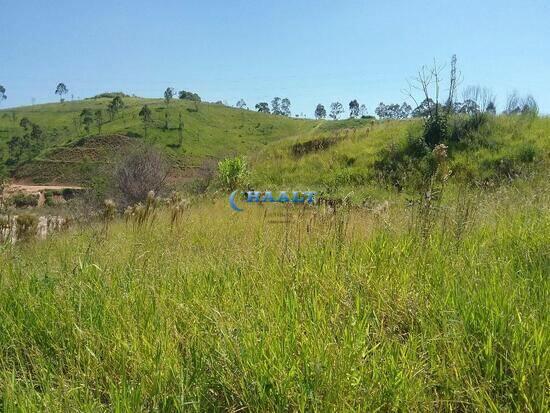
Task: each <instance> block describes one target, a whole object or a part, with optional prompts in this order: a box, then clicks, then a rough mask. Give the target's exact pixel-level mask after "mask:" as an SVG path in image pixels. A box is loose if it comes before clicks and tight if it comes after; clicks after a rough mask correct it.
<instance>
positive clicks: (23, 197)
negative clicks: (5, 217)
mask: <svg viewBox="0 0 550 413" xmlns="http://www.w3.org/2000/svg"><path fill="white" fill-rule="evenodd" d="M12 202H13V205H15V206H16V207H17V208H27V207H35V206H37V205H38V197H37V196H36V195H27V194H21V193H19V194H16V195H15V196H14V197H13V198H12Z"/></svg>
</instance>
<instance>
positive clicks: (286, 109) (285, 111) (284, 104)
mask: <svg viewBox="0 0 550 413" xmlns="http://www.w3.org/2000/svg"><path fill="white" fill-rule="evenodd" d="M281 115H283V116H290V99H289V98H284V99H283V100H282V101H281Z"/></svg>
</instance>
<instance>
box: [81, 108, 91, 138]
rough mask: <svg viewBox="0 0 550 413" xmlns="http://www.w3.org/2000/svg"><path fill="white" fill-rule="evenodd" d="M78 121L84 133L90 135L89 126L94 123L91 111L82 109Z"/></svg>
mask: <svg viewBox="0 0 550 413" xmlns="http://www.w3.org/2000/svg"><path fill="white" fill-rule="evenodd" d="M80 121H81V122H82V124H83V125H84V130H85V131H86V133H90V125H91V124H92V123H94V114H93V112H92V110H91V109H88V108H84V109H82V112H80Z"/></svg>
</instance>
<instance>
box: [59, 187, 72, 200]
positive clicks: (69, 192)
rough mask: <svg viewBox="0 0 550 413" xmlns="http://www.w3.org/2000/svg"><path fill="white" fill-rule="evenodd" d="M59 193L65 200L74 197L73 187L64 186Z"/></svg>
mask: <svg viewBox="0 0 550 413" xmlns="http://www.w3.org/2000/svg"><path fill="white" fill-rule="evenodd" d="M61 195H62V196H63V199H65V200H67V201H68V200H69V199H72V198H74V195H75V193H74V189H72V188H64V189H63V191H61Z"/></svg>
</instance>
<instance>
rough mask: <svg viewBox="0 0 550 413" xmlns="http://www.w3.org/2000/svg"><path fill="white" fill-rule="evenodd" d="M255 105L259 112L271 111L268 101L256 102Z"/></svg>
mask: <svg viewBox="0 0 550 413" xmlns="http://www.w3.org/2000/svg"><path fill="white" fill-rule="evenodd" d="M255 107H256V110H257V111H258V112H263V113H269V105H268V103H267V102H260V103H256V106H255Z"/></svg>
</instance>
